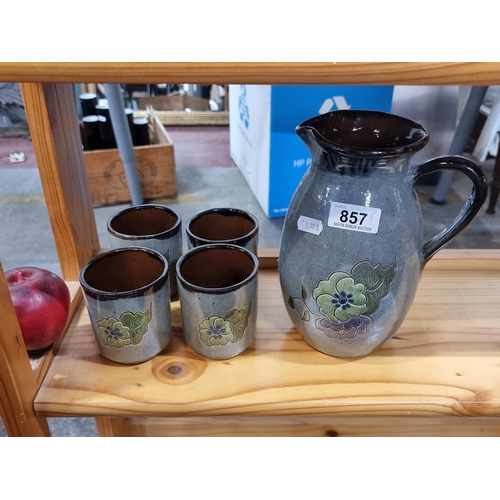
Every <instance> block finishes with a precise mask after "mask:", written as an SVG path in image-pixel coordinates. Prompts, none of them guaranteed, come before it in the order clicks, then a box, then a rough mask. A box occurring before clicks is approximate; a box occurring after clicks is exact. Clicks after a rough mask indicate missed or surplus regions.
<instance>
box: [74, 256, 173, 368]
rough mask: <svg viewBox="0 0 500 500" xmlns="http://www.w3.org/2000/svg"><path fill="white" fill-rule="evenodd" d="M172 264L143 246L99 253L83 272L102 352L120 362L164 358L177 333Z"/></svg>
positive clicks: (81, 273) (81, 275)
mask: <svg viewBox="0 0 500 500" xmlns="http://www.w3.org/2000/svg"><path fill="white" fill-rule="evenodd" d="M168 274H169V269H168V263H167V261H166V259H165V257H163V255H161V254H160V253H158V252H156V251H154V250H150V249H147V248H141V247H130V248H119V249H116V250H110V251H108V252H104V253H101V254H98V255H97V256H96V257H94V258H93V259H91V260H90V261H89V262H87V264H85V266H83V268H82V270H81V272H80V284H81V286H82V289H83V296H84V298H85V303H86V305H87V309H88V312H89V317H90V322H91V324H92V329H93V331H94V334H95V339H96V342H97V345H98V347H99V351H100V352H101V354H102V355H103V356H105V357H106V358H108V359H110V360H112V361H116V362H117V363H124V364H134V363H141V362H143V361H146V360H148V359H151V358H153V357H154V356H156V355H157V354H159V353H160V352H161V351H162V350H163V349H164V348H165V347H166V345H167V344H168V342H169V340H170V337H171V334H172V321H171V311H170V285H169V280H168Z"/></svg>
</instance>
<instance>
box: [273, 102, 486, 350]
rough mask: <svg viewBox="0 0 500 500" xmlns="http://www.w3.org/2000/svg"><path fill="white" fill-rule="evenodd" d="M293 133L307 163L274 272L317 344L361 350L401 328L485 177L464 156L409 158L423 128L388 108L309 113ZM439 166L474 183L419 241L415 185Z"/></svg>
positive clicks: (423, 139)
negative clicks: (428, 267) (452, 215)
mask: <svg viewBox="0 0 500 500" xmlns="http://www.w3.org/2000/svg"><path fill="white" fill-rule="evenodd" d="M296 133H297V134H298V136H299V137H300V138H301V139H302V140H303V141H304V143H305V144H306V145H307V147H308V148H309V150H310V152H311V156H312V164H311V167H310V168H309V170H308V171H307V172H306V174H305V175H304V177H303V179H302V181H301V182H300V184H299V186H298V187H297V190H296V192H295V194H294V196H293V198H292V201H291V203H290V206H289V209H288V212H287V215H286V218H285V222H284V227H283V234H282V240H281V246H280V254H279V277H280V284H281V289H282V293H283V299H284V302H285V307H286V309H287V312H288V314H289V316H290V318H291V320H292V321H293V324H294V325H295V327H296V328H297V330H298V331H299V333H300V335H301V336H302V338H303V339H304V340H305V341H306V342H307V343H308V344H309V345H310V346H312V347H313V348H315V349H317V350H318V351H321V352H323V353H325V354H329V355H332V356H338V357H346V358H350V357H358V356H364V355H367V354H370V353H372V352H373V351H375V350H376V349H378V348H379V347H380V346H382V344H383V343H384V342H386V341H387V340H388V339H389V338H390V337H391V336H392V335H394V334H395V332H396V331H397V330H398V328H399V327H400V325H401V323H402V322H403V320H404V318H405V316H406V314H407V312H408V310H409V308H410V306H411V304H412V302H413V299H414V297H415V293H416V290H417V286H418V283H419V280H420V275H421V272H422V270H423V267H424V265H425V263H426V262H427V261H428V260H429V259H430V258H431V257H432V256H433V255H434V254H435V253H436V252H437V251H438V250H439V249H441V248H442V247H443V246H444V245H446V244H447V243H449V242H450V241H451V240H452V239H454V238H455V237H456V236H458V235H459V234H460V233H461V232H462V231H463V230H464V229H466V227H467V226H468V225H469V224H470V223H471V222H472V221H473V219H474V218H475V216H476V215H477V214H478V212H479V210H480V209H481V207H482V205H483V203H484V201H485V198H486V194H487V181H486V178H485V176H484V174H483V172H482V170H481V168H480V167H479V166H478V165H477V164H476V163H474V162H473V161H471V160H469V159H467V158H464V157H461V156H441V157H438V158H434V159H430V160H426V161H424V162H422V163H420V164H419V165H413V164H412V163H411V158H412V155H413V154H415V153H416V152H417V151H419V150H420V149H422V148H423V147H424V146H425V145H426V144H427V142H428V139H429V138H428V134H427V131H426V130H425V129H424V127H422V126H421V125H420V124H418V123H415V122H413V121H411V120H409V119H406V118H403V117H400V116H396V115H392V114H389V113H383V112H378V111H355V110H343V111H333V112H330V113H326V114H324V115H321V116H317V117H314V118H311V119H309V120H306V121H305V122H303V123H301V124H300V125H298V127H297V129H296ZM439 170H453V171H455V172H461V173H463V174H465V175H467V176H468V177H469V178H470V179H471V181H472V183H473V190H472V194H471V196H470V198H469V200H468V201H467V202H466V204H465V206H464V207H463V209H462V211H461V212H460V213H459V214H458V216H457V217H456V219H455V220H454V221H453V222H452V223H451V225H450V226H449V227H448V228H446V229H445V230H443V231H442V232H441V233H439V234H438V235H436V236H435V237H433V238H432V239H430V240H429V241H426V242H424V241H423V234H422V221H421V212H420V206H419V203H418V200H417V196H416V193H415V190H414V184H415V181H416V180H417V179H419V178H420V177H421V176H423V175H425V174H429V173H433V172H436V171H439Z"/></svg>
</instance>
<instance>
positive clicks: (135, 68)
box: [0, 62, 500, 85]
mask: <svg viewBox="0 0 500 500" xmlns="http://www.w3.org/2000/svg"><path fill="white" fill-rule="evenodd" d="M0 81H3V82H6V81H7V82H8V81H10V82H48V83H49V82H50V83H64V82H66V83H95V82H105V83H154V82H158V83H161V82H168V83H200V84H202V83H205V84H210V83H215V84H217V83H220V84H238V83H246V84H292V85H299V84H303V85H306V84H340V85H342V84H343V85H347V84H356V85H498V84H500V63H496V62H472V63H471V62H469V63H468V62H458V63H457V62H453V63H449V62H448V63H446V62H443V63H436V62H434V63H426V62H411V63H394V62H390V63H378V62H374V63H361V62H357V63H349V62H339V63H335V62H315V63H300V62H298V63H278V62H276V63H260V62H245V63H243V62H239V63H237V62H235V63H214V62H203V63H194V62H186V63H178V62H176V63H165V62H163V63H159V62H158V63H156V62H148V63H132V62H131V63H128V62H127V63H123V62H98V63H97V62H96V63H92V62H64V63H5V62H4V63H0Z"/></svg>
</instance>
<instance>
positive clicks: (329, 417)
mask: <svg viewBox="0 0 500 500" xmlns="http://www.w3.org/2000/svg"><path fill="white" fill-rule="evenodd" d="M0 81H5V82H9V81H11V82H20V83H21V92H22V94H23V99H24V104H25V109H26V115H27V119H28V124H29V128H30V134H31V139H32V141H33V146H34V150H35V154H36V158H37V164H38V168H39V170H40V178H41V181H42V185H43V189H44V195H45V199H46V203H47V210H48V214H49V217H50V221H51V225H52V230H53V233H54V239H55V244H56V249H57V252H58V257H59V261H60V264H61V270H62V274H63V277H64V279H65V280H66V281H67V282H68V283H71V286H72V287H73V289H74V300H73V306H72V307H73V310H74V311H75V317H74V320H73V321H72V322H71V324H70V326H69V329H68V332H67V334H66V336H65V337H64V339H63V340H62V342H61V344H60V346H59V350H58V351H57V352H56V351H54V353H53V354H55V356H52V355H51V356H48V357H45V358H44V359H43V360H41V361H40V362H39V363H38V364H37V366H35V367H34V369H33V366H32V364H30V362H29V360H28V358H27V354H26V351H25V349H24V346H23V341H22V337H21V335H20V330H19V325H18V323H17V319H16V316H15V312H14V310H13V307H12V304H11V302H9V295H8V290H7V287H6V284H5V280H2V279H0V309H1V310H2V314H3V318H4V321H3V327H2V328H3V332H2V335H0V359H1V363H0V382H1V383H0V415H1V417H2V419H3V421H4V424H5V427H6V429H7V433H8V434H10V435H29V436H33V435H48V434H50V432H49V428H48V425H47V422H46V419H45V416H57V415H59V416H61V415H65V416H67V415H87V416H95V417H96V422H97V427H98V431H99V434H100V435H106V436H107V435H115V436H117V435H126V436H133V435H151V436H152V435H328V436H336V435H387V436H389V435H452V436H453V435H457V436H459V435H495V436H497V435H500V376H499V375H500V374H499V369H500V354H499V353H500V250H492V251H483V250H470V251H469V250H467V251H452V250H442V251H441V252H439V253H438V254H437V255H436V256H435V257H433V259H431V261H430V262H429V264H428V265H427V267H426V269H425V271H424V273H423V276H422V280H421V282H420V285H419V288H418V292H417V297H416V300H415V302H414V304H413V306H412V308H411V310H410V311H409V314H408V316H407V319H406V321H405V322H404V324H403V325H402V327H401V328H400V330H399V331H398V333H397V335H396V336H395V337H393V338H392V339H391V340H389V341H388V342H387V343H386V344H385V345H384V346H383V347H382V349H380V350H379V351H377V352H376V353H374V354H372V355H370V356H367V357H365V358H361V359H356V360H345V359H337V358H333V357H329V356H326V355H324V354H321V353H319V352H317V351H314V350H313V349H312V348H310V347H309V346H308V345H307V344H306V343H305V342H303V341H302V340H301V339H300V338H299V336H298V333H297V332H296V331H295V329H294V328H293V327H292V324H291V322H290V320H289V319H288V316H287V314H286V310H285V305H284V303H283V301H282V298H281V291H280V288H279V284H278V281H277V272H276V255H275V254H273V252H272V251H267V252H266V251H264V253H263V256H262V260H261V262H262V271H261V273H260V293H259V320H258V321H259V323H258V335H257V339H256V341H255V343H254V344H253V345H252V346H251V348H250V349H249V350H248V351H247V352H245V353H244V354H243V355H240V356H238V357H237V358H234V359H233V360H228V361H207V360H205V359H202V358H199V357H198V356H196V355H195V354H194V353H192V352H191V351H190V350H189V349H188V348H187V347H186V346H185V345H184V342H183V339H182V335H181V329H180V328H181V325H180V316H179V310H178V304H177V305H176V304H174V305H173V308H174V313H175V315H174V316H175V321H176V330H175V335H174V338H173V339H172V341H171V343H170V344H169V346H167V348H166V349H165V350H164V352H163V353H161V354H160V355H159V356H157V357H156V358H155V359H153V360H151V361H148V362H147V363H144V364H141V365H137V366H131V367H130V366H128V367H127V366H121V365H120V366H117V365H116V364H114V363H112V362H109V361H107V360H105V359H104V358H102V357H101V356H100V355H99V354H98V353H97V346H96V344H95V340H94V339H93V334H92V332H91V330H90V325H89V321H88V316H87V315H86V311H85V306H84V305H83V303H82V301H81V293H80V292H79V290H78V284H77V281H78V275H79V271H80V269H81V267H82V266H83V265H84V264H85V262H87V261H88V260H89V259H90V258H91V257H93V256H94V255H95V254H96V253H97V252H99V251H100V248H99V239H98V235H97V228H96V225H95V218H94V211H93V206H92V202H91V195H90V190H89V183H88V178H87V175H86V169H85V162H84V159H83V153H82V148H81V141H80V135H79V128H78V120H77V116H76V110H75V101H74V94H73V84H74V83H95V82H98V81H101V82H109V83H124V82H126V83H148V82H154V81H168V82H170V83H197V84H202V83H206V84H209V83H214V84H238V83H242V84H243V83H244V84H274V85H276V84H294V85H313V84H324V85H336V84H338V85H499V84H500V63H446V62H444V63H425V62H422V63H334V62H321V63H0ZM171 366H176V367H180V368H181V370H180V371H179V369H178V368H175V369H174V370H171V371H169V367H171ZM172 372H173V373H172ZM45 373H47V375H46V376H45V377H44V375H45ZM40 385H41V386H40ZM39 387H40V390H39Z"/></svg>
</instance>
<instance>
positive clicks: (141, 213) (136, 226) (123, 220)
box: [108, 205, 179, 236]
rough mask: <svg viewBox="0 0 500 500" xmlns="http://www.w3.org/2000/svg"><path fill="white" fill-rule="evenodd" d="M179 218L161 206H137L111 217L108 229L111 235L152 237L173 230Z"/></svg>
mask: <svg viewBox="0 0 500 500" xmlns="http://www.w3.org/2000/svg"><path fill="white" fill-rule="evenodd" d="M178 221H179V217H178V216H177V215H176V214H175V213H174V212H173V211H172V210H170V209H169V208H167V207H164V206H161V205H139V206H136V207H131V208H128V209H126V210H123V211H122V212H120V213H118V214H116V215H114V216H112V217H111V218H110V219H109V221H108V229H109V230H110V232H111V233H112V234H115V233H118V236H119V235H126V236H154V235H158V234H161V233H164V232H165V231H169V230H170V229H172V228H174V227H175V225H176V224H177V223H178Z"/></svg>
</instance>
